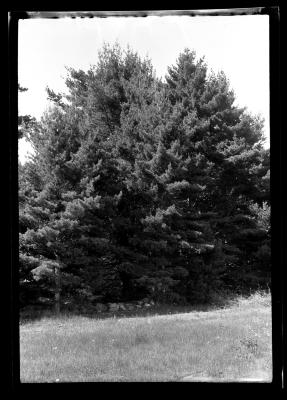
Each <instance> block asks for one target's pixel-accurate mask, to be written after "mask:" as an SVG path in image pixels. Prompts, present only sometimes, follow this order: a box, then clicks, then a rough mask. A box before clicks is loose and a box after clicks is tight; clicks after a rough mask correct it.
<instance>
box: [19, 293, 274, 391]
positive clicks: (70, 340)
mask: <svg viewBox="0 0 287 400" xmlns="http://www.w3.org/2000/svg"><path fill="white" fill-rule="evenodd" d="M271 345H272V340H271V304H270V294H269V295H268V294H260V293H257V294H255V295H253V296H251V297H249V298H239V299H237V300H236V301H233V303H231V304H229V305H228V306H226V307H225V308H219V309H211V310H207V311H194V310H193V311H190V312H185V313H177V314H168V313H166V315H156V314H154V315H152V312H151V311H150V315H147V316H145V317H132V318H125V317H117V316H115V317H113V318H105V319H99V318H90V317H81V316H74V317H71V316H70V317H68V316H62V317H59V318H55V317H50V318H47V317H46V318H42V319H39V320H36V321H33V322H26V323H23V324H21V325H20V378H21V382H23V383H25V382H96V381H110V382H111V381H130V382H132V381H146V382H148V381H162V382H166V381H184V380H187V381H192V380H194V381H209V380H212V381H221V380H224V381H242V380H243V381H244V380H247V381H252V380H254V381H264V382H270V381H271V380H272V360H271V354H272V352H271Z"/></svg>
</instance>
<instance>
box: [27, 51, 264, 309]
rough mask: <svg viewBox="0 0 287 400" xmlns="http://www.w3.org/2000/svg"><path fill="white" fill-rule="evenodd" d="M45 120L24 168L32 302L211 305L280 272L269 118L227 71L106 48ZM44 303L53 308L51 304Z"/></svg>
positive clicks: (34, 132) (71, 74)
mask: <svg viewBox="0 0 287 400" xmlns="http://www.w3.org/2000/svg"><path fill="white" fill-rule="evenodd" d="M66 85H67V88H68V89H69V94H68V95H62V94H56V93H54V92H53V91H52V90H50V89H47V93H48V97H49V99H50V100H51V101H52V102H53V107H51V108H50V109H49V110H48V111H47V112H46V113H45V114H44V115H43V116H42V118H41V121H39V122H37V121H36V120H35V119H33V118H32V119H31V118H30V117H20V119H19V132H21V135H20V136H21V137H22V136H23V135H24V136H25V137H26V138H27V139H28V140H29V141H30V143H31V144H32V146H33V149H34V154H33V156H31V158H30V160H29V161H28V162H26V163H25V164H24V165H19V231H20V233H19V235H20V302H21V305H22V306H25V305H29V304H35V303H38V302H39V301H41V299H42V300H43V299H45V298H46V299H49V298H50V299H55V303H56V306H57V307H58V308H59V306H60V302H61V303H62V304H65V303H66V302H67V301H69V302H70V303H71V304H83V305H86V306H91V305H92V304H94V303H95V302H108V301H121V300H123V301H124V300H135V299H140V298H142V297H150V298H152V299H154V300H155V301H159V302H167V303H196V302H204V301H210V300H211V299H212V296H214V294H216V293H218V292H222V291H226V290H228V291H233V292H236V291H239V290H246V289H247V290H249V289H252V288H257V287H258V286H264V285H266V284H268V282H269V274H270V243H269V242H270V222H269V219H270V207H269V150H266V149H264V147H263V142H264V139H263V133H262V132H263V121H262V120H261V119H260V118H258V117H254V116H252V115H250V114H248V113H247V112H246V110H245V109H242V108H238V107H236V106H234V101H235V95H234V93H233V91H232V90H231V89H230V87H229V83H228V80H227V78H226V76H225V75H224V73H219V74H217V75H215V74H211V75H210V74H207V66H206V64H205V62H204V60H203V59H200V60H197V59H196V55H195V53H194V52H191V51H189V50H185V51H184V52H183V53H182V54H180V56H179V58H178V60H177V62H176V65H174V66H172V67H170V68H169V69H168V74H167V76H166V81H165V82H162V81H161V80H159V79H157V78H156V76H155V73H154V70H153V67H152V65H151V62H150V60H148V59H141V58H140V57H139V56H138V54H137V53H135V52H133V51H131V50H130V49H128V50H126V51H123V50H122V49H121V48H120V47H119V46H117V45H116V46H113V47H110V46H105V47H104V48H103V49H102V51H101V52H100V53H99V61H98V64H97V65H96V66H94V67H91V68H90V69H89V70H88V71H87V72H84V71H81V70H79V71H76V70H73V69H69V70H68V77H67V79H66ZM39 299H40V300H39Z"/></svg>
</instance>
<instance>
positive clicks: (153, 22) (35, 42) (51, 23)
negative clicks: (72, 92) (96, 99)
mask: <svg viewBox="0 0 287 400" xmlns="http://www.w3.org/2000/svg"><path fill="white" fill-rule="evenodd" d="M115 41H118V42H119V44H120V45H121V46H123V47H124V48H125V47H126V46H127V44H129V45H130V47H131V48H132V49H133V50H135V51H137V52H138V53H139V54H140V55H141V56H142V57H145V56H146V55H148V56H149V58H151V60H152V64H153V66H154V68H155V70H156V73H157V75H158V76H159V77H160V76H161V77H163V78H164V76H165V74H166V73H167V66H171V65H174V64H175V62H176V59H177V57H178V56H179V53H180V52H182V51H183V50H184V48H185V47H188V48H190V49H192V50H195V51H196V53H197V55H198V56H199V57H201V56H205V59H206V62H207V64H208V66H209V67H210V68H211V69H213V70H214V71H215V72H216V71H218V70H223V71H224V72H225V74H226V75H227V77H228V78H229V80H230V84H231V87H232V88H233V89H234V91H235V94H236V99H237V100H236V103H237V104H238V105H240V106H246V107H247V108H248V109H249V110H250V111H251V112H252V113H260V114H261V115H262V116H263V117H264V118H265V134H266V137H267V143H266V145H267V146H269V17H268V16H267V15H266V16H265V15H253V16H233V17H227V16H224V17H223V16H222V17H220V16H213V17H211V16H209V17H208V16H203V17H187V16H178V17H177V16H166V17H155V16H149V17H145V18H140V17H137V18H135V17H108V18H92V19H89V18H86V19H82V18H81V19H80V18H76V19H70V18H62V19H30V20H29V19H28V20H20V21H19V56H18V75H19V83H20V85H21V86H24V87H27V88H28V89H29V90H28V91H27V92H25V93H22V94H20V95H19V114H30V115H33V116H35V117H36V118H39V117H40V116H41V114H42V113H43V111H44V110H45V108H46V107H47V105H48V102H47V100H46V92H45V88H46V86H49V87H50V88H51V89H53V90H55V91H56V92H57V91H65V84H64V78H65V76H66V70H65V66H68V67H74V68H76V69H77V68H79V69H80V68H81V69H83V70H87V69H88V68H89V66H90V65H93V64H96V63H97V53H98V50H99V49H101V47H102V45H103V43H104V42H107V43H114V42H115ZM28 149H29V146H28V145H27V144H26V143H25V142H24V141H23V140H21V141H20V145H19V158H20V161H23V160H24V159H25V154H26V152H27V150H28Z"/></svg>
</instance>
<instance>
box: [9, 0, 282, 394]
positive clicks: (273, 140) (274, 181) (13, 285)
mask: <svg viewBox="0 0 287 400" xmlns="http://www.w3.org/2000/svg"><path fill="white" fill-rule="evenodd" d="M241 3H242V2H241ZM146 9H149V10H150V11H146ZM30 10H33V7H31V8H30ZM37 10H38V9H36V10H35V9H34V11H28V12H27V11H21V9H19V8H18V11H17V10H14V11H11V10H10V11H9V14H8V79H9V89H8V98H9V181H10V185H9V200H10V201H9V206H10V207H9V217H10V219H9V222H10V225H9V228H8V231H9V250H10V251H9V260H10V265H9V270H8V277H9V291H10V299H11V301H10V307H9V340H8V342H9V355H8V365H9V373H8V380H7V382H9V388H10V390H11V391H12V392H14V393H18V392H20V391H21V392H22V393H28V392H29V391H30V390H32V391H36V392H38V390H39V394H40V393H43V389H44V391H45V392H47V394H52V393H54V388H55V386H54V385H53V384H52V385H51V384H46V383H39V384H27V383H23V384H22V383H21V382H20V368H19V363H20V351H19V304H18V289H19V286H18V277H19V274H18V261H19V256H18V248H19V240H18V158H17V157H18V135H17V131H18V126H17V119H18V86H17V84H18V66H17V63H18V21H19V19H27V18H43V17H45V18H60V17H62V16H64V14H67V13H68V14H69V11H67V12H64V8H63V9H61V11H56V12H54V11H52V10H47V9H46V10H45V11H44V10H43V11H40V12H39V11H37ZM142 10H143V9H142ZM142 10H130V9H127V10H124V7H123V8H122V9H121V10H117V11H105V9H104V10H102V11H96V12H91V11H73V12H72V14H70V15H69V16H70V17H72V18H74V17H76V16H79V14H80V16H81V17H82V18H93V17H96V16H101V17H104V18H105V17H109V16H111V15H114V16H140V17H144V16H147V15H159V14H161V15H180V14H184V15H248V14H252V15H254V14H259V15H269V27H270V39H269V40H270V153H271V162H270V165H271V168H270V171H271V226H272V238H271V248H272V342H273V381H272V382H271V383H243V382H242V383H237V382H236V383H233V382H232V383H227V382H226V383H216V382H210V383H199V382H185V385H182V382H180V386H178V383H173V382H170V383H169V382H168V383H166V385H163V384H161V385H160V386H161V387H160V390H162V389H166V388H167V393H170V394H172V393H174V394H177V392H178V391H180V389H181V388H184V389H187V390H189V389H190V387H189V386H188V387H186V385H187V384H190V383H192V384H193V386H192V387H191V388H192V389H196V390H199V391H200V392H201V393H202V394H204V393H205V390H206V388H207V389H208V391H209V390H210V391H211V392H212V393H213V395H215V394H216V393H217V390H219V392H218V393H220V392H221V391H222V389H223V392H225V391H226V392H228V393H230V394H232V393H233V392H235V393H236V394H245V393H249V394H253V393H254V394H256V395H257V396H258V395H260V394H261V393H264V394H272V393H275V392H279V391H281V390H282V388H283V386H284V388H286V377H285V375H284V377H282V371H283V370H284V371H286V362H285V360H284V359H283V350H284V347H286V336H283V335H285V330H284V329H282V328H283V326H284V325H285V322H286V319H284V312H283V311H284V310H285V309H284V307H283V305H284V304H285V302H284V301H285V296H284V293H283V285H284V280H283V265H284V263H285V262H286V261H287V257H286V248H285V247H284V243H287V241H286V242H285V239H286V238H287V237H286V218H284V217H282V216H284V213H283V210H284V201H283V197H284V196H283V187H284V182H285V178H286V175H284V173H283V160H284V156H283V151H284V147H285V145H286V142H285V140H286V139H285V138H284V137H283V135H282V123H281V121H282V107H281V96H280V94H281V88H280V85H281V76H280V65H281V64H280V61H281V60H280V45H281V43H280V39H281V25H280V8H279V6H278V5H275V6H271V7H241V8H240V7H238V8H233V9H230V8H229V9H228V8H224V7H223V8H217V9H211V8H208V7H207V8H205V7H201V8H200V9H194V10H193V11H188V10H181V11H175V10H158V9H155V10H152V8H150V7H147V6H146V7H144V11H142ZM43 12H44V13H45V14H43ZM66 16H67V15H66ZM283 324H284V325H283ZM283 380H284V382H285V385H284V384H283ZM147 383H148V385H146V384H145V385H144V386H143V385H141V388H140V389H141V391H142V394H144V393H145V390H148V388H149V387H150V385H151V389H152V390H153V389H154V388H155V386H158V385H156V384H155V383H152V382H147ZM83 384H84V386H83ZM95 384H97V385H102V386H103V385H104V386H103V387H102V389H104V391H105V395H108V393H109V388H108V384H109V382H107V383H97V382H95V383H69V384H64V385H58V386H57V389H56V390H57V392H58V393H59V394H60V393H63V394H64V393H65V394H67V393H68V392H67V391H69V390H71V393H77V390H79V393H81V392H82V390H83V389H84V390H85V389H91V390H93V389H95V387H94V385H95ZM134 384H135V385H136V387H135V389H136V388H137V387H138V385H139V383H121V384H120V385H119V383H114V384H112V385H111V386H110V388H112V387H114V388H115V389H116V390H117V393H118V394H119V393H120V392H121V390H123V393H125V389H127V390H130V389H132V385H134ZM43 385H44V386H43ZM115 385H116V387H115ZM127 385H128V386H127ZM163 386H164V387H163ZM144 388H146V389H144ZM174 389H175V391H174V392H173V390H174ZM163 393H164V392H163Z"/></svg>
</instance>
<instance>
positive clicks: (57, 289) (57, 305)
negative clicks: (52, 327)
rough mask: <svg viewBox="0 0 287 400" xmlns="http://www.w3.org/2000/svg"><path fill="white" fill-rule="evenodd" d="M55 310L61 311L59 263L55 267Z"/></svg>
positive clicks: (58, 312)
mask: <svg viewBox="0 0 287 400" xmlns="http://www.w3.org/2000/svg"><path fill="white" fill-rule="evenodd" d="M55 312H56V314H60V312H61V268H60V264H58V266H57V267H55Z"/></svg>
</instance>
